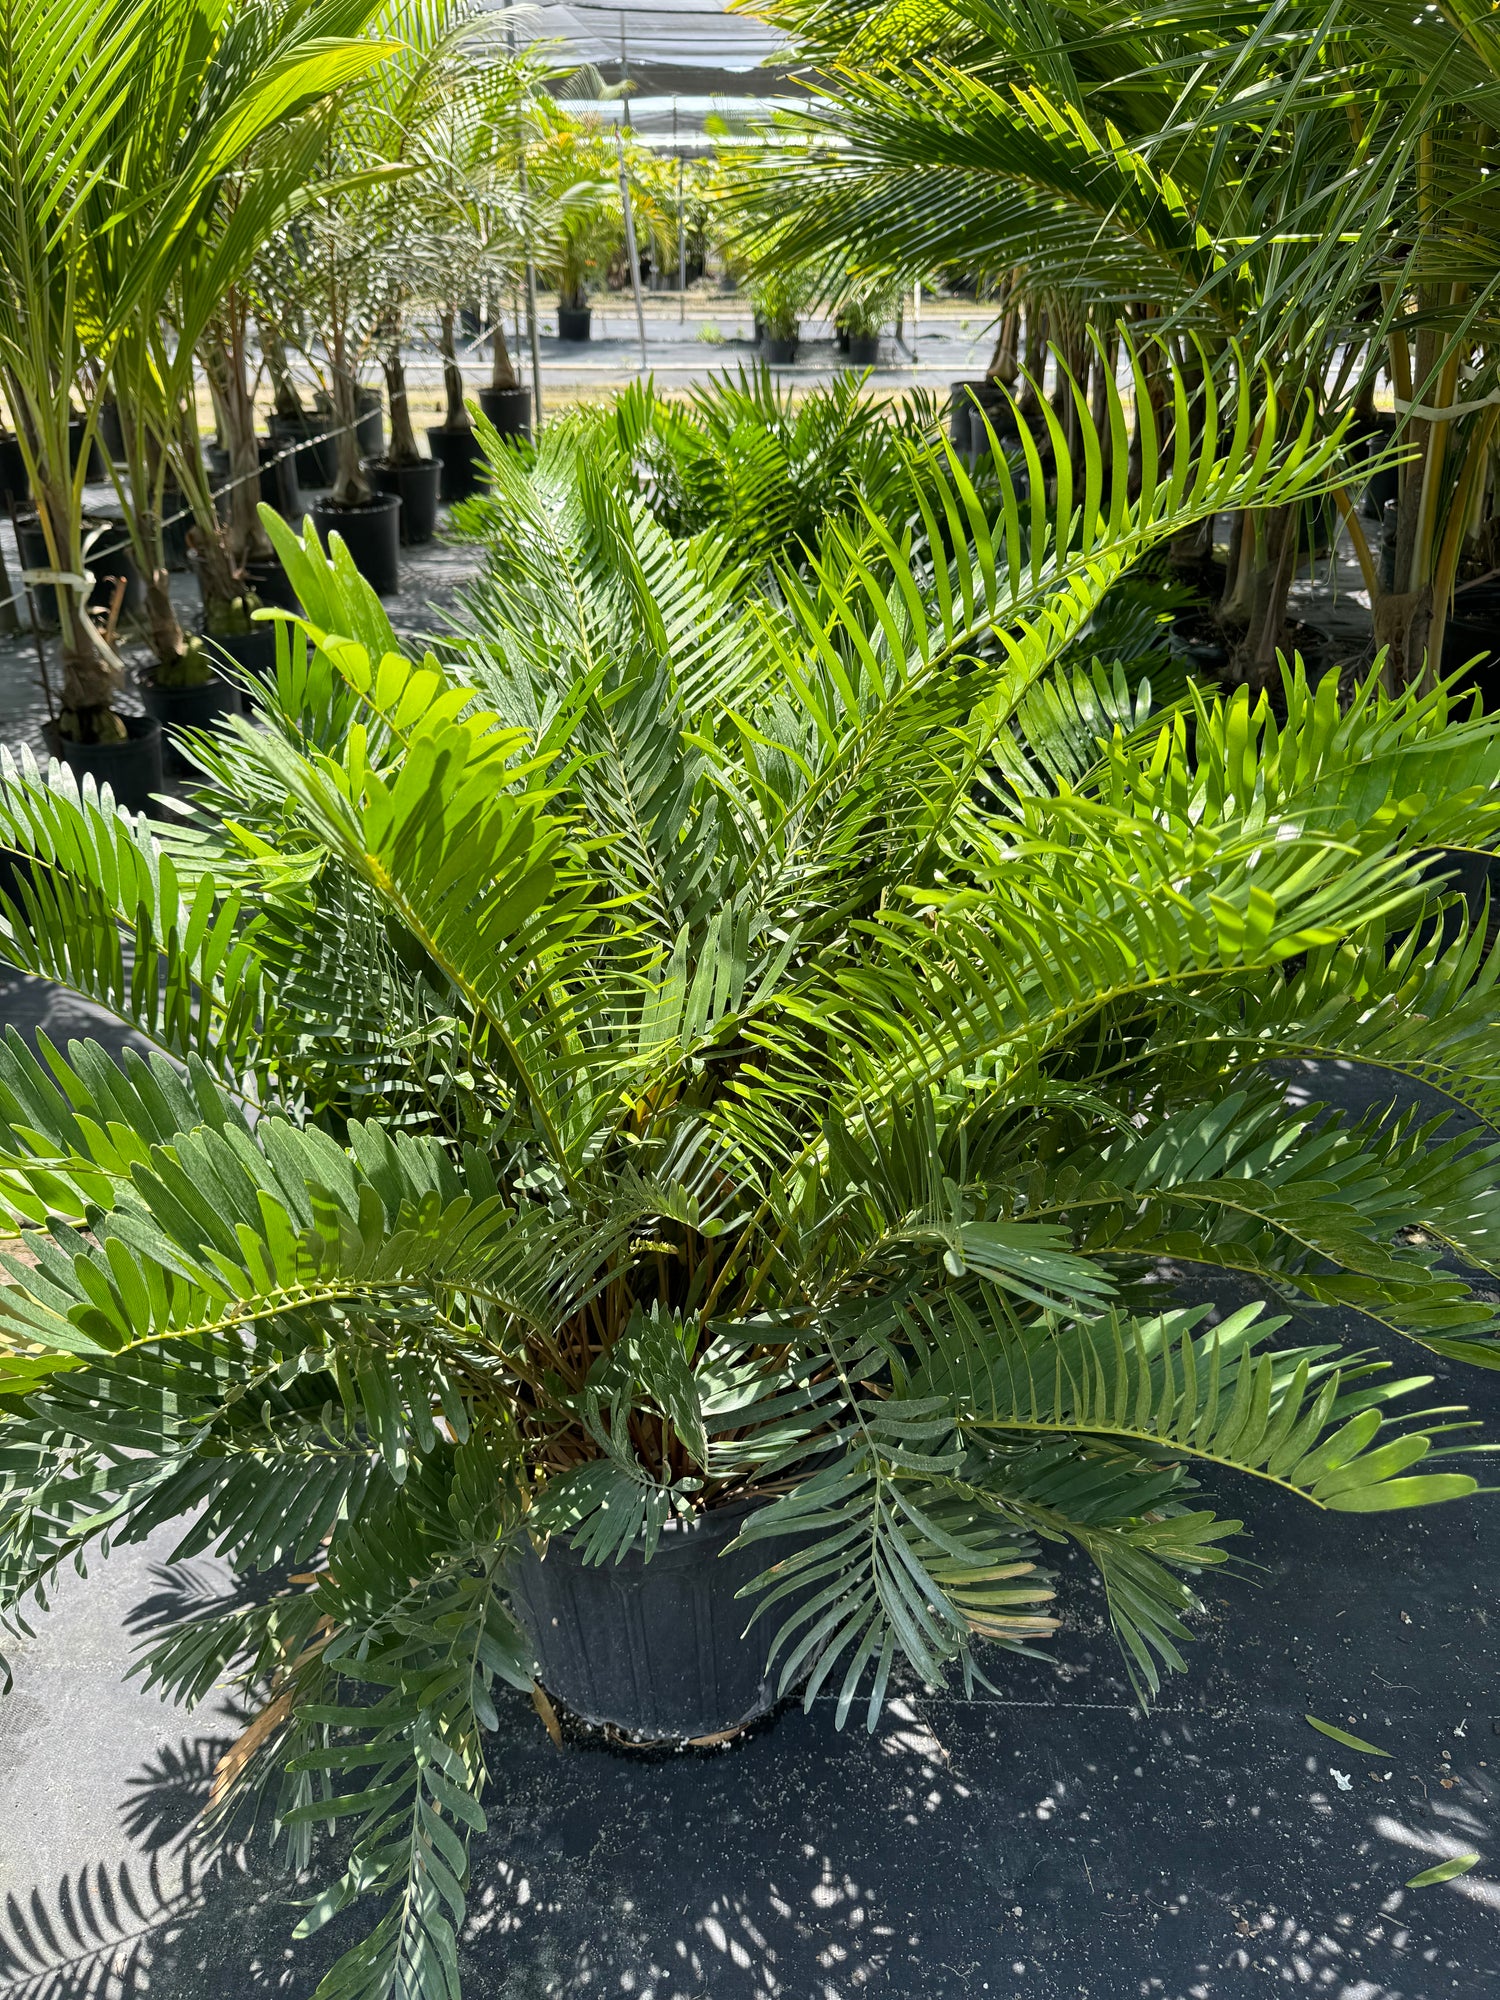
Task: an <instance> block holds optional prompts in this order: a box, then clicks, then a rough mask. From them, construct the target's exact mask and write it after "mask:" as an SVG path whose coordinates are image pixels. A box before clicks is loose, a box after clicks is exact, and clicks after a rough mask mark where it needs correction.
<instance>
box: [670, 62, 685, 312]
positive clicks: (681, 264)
mask: <svg viewBox="0 0 1500 2000" xmlns="http://www.w3.org/2000/svg"><path fill="white" fill-rule="evenodd" d="M672 123H673V125H674V126H675V125H676V123H677V103H676V99H675V98H674V99H673V102H672ZM686 319H687V209H686V208H685V207H684V206H683V200H682V155H681V153H679V154H678V155H677V324H678V325H679V326H681V325H682V324H683V323H684V322H685V321H686Z"/></svg>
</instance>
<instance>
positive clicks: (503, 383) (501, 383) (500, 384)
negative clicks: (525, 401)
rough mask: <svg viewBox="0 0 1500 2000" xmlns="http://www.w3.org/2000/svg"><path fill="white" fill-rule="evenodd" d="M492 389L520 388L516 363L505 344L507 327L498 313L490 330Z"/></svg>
mask: <svg viewBox="0 0 1500 2000" xmlns="http://www.w3.org/2000/svg"><path fill="white" fill-rule="evenodd" d="M490 387H491V388H492V389H516V388H519V387H520V379H519V377H518V376H517V374H516V369H515V363H514V362H513V361H512V360H511V358H510V349H509V348H508V347H507V346H506V344H505V327H504V324H503V323H502V321H501V318H500V315H499V314H498V313H496V315H495V321H494V325H493V326H492V327H491V329H490Z"/></svg>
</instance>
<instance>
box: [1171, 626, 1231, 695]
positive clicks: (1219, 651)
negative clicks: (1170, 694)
mask: <svg viewBox="0 0 1500 2000" xmlns="http://www.w3.org/2000/svg"><path fill="white" fill-rule="evenodd" d="M1167 650H1168V652H1169V653H1171V654H1173V656H1174V657H1175V658H1177V659H1179V660H1181V661H1182V662H1183V663H1184V664H1185V665H1186V666H1187V668H1188V669H1189V671H1191V672H1193V673H1199V674H1206V675H1208V676H1209V677H1210V678H1211V679H1215V680H1216V679H1217V678H1218V677H1219V676H1220V675H1221V674H1223V673H1224V672H1225V671H1226V670H1227V669H1228V666H1229V645H1228V642H1227V641H1226V639H1225V637H1224V634H1223V633H1222V632H1221V631H1220V629H1219V627H1218V626H1217V625H1216V624H1215V623H1214V621H1213V619H1212V618H1211V617H1210V615H1209V614H1208V612H1206V611H1196V610H1195V611H1182V612H1179V613H1178V615H1177V616H1176V617H1175V618H1174V619H1173V620H1172V623H1171V625H1170V626H1169V627H1168V630H1167Z"/></svg>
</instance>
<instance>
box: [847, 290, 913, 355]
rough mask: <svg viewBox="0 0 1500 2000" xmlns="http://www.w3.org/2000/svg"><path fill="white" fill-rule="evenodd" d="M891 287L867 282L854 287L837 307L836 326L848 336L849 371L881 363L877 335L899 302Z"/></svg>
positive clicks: (898, 295)
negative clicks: (837, 324)
mask: <svg viewBox="0 0 1500 2000" xmlns="http://www.w3.org/2000/svg"><path fill="white" fill-rule="evenodd" d="M900 296H901V294H900V288H899V287H898V286H896V285H894V284H890V283H887V284H872V283H866V284H862V285H860V286H859V287H857V288H856V289H855V290H854V291H852V292H851V293H850V294H849V295H848V297H847V298H845V299H844V301H843V302H842V304H841V305H840V307H839V315H838V318H839V325H840V327H841V328H842V330H843V332H844V334H845V335H846V336H847V345H846V347H845V349H844V351H845V353H846V354H847V355H848V358H849V366H850V367H851V368H875V367H878V366H879V363H880V334H881V329H882V328H883V327H884V326H885V324H886V322H887V321H888V320H890V319H891V318H892V317H893V315H894V313H895V311H896V308H897V306H898V304H899V301H900Z"/></svg>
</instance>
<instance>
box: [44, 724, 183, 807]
mask: <svg viewBox="0 0 1500 2000" xmlns="http://www.w3.org/2000/svg"><path fill="white" fill-rule="evenodd" d="M120 719H121V721H122V722H123V723H124V724H125V729H126V737H125V741H124V742H123V743H74V742H71V741H69V740H68V739H67V738H66V737H59V736H58V735H57V733H56V731H55V730H54V728H53V726H52V724H50V723H49V724H48V725H47V726H46V728H45V730H44V731H43V734H44V736H45V737H46V740H47V748H48V749H49V750H50V751H51V753H52V755H53V756H54V757H57V758H60V759H61V761H62V762H63V763H64V764H66V765H67V767H68V769H69V770H70V771H71V772H72V773H73V776H74V777H75V778H76V779H77V780H78V782H79V783H80V784H82V783H83V780H84V779H85V778H92V779H93V780H94V782H95V784H96V785H98V786H100V787H101V788H102V787H103V786H105V785H108V787H109V789H110V791H111V792H113V794H114V800H115V804H116V805H117V806H124V807H126V808H127V810H128V811H130V812H150V811H151V810H152V809H153V802H152V796H151V795H152V793H153V792H159V791H160V790H161V788H162V782H163V781H162V762H161V724H160V723H159V722H158V721H157V720H156V718H155V717H154V716H150V715H125V716H122V717H121V718H120Z"/></svg>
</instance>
